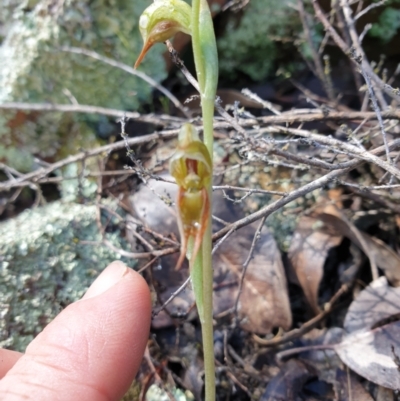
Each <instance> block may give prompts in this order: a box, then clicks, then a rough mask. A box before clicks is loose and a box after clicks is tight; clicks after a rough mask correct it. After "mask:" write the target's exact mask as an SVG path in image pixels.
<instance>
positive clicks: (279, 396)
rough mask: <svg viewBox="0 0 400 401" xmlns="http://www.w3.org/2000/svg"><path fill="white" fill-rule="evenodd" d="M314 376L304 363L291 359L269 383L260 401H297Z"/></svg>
mask: <svg viewBox="0 0 400 401" xmlns="http://www.w3.org/2000/svg"><path fill="white" fill-rule="evenodd" d="M312 376H313V374H312V373H311V372H310V370H309V368H308V367H307V366H306V365H305V364H304V363H302V362H300V361H299V360H296V359H290V360H289V361H288V362H286V363H285V364H284V365H283V366H282V368H281V370H280V372H279V373H278V374H277V375H276V376H275V377H274V378H273V379H272V380H271V381H270V382H269V383H268V386H267V388H266V389H265V392H264V394H263V395H262V396H261V398H260V401H295V400H297V399H298V394H299V393H300V391H301V390H302V389H303V385H304V383H305V382H306V381H307V380H308V379H309V378H310V377H312Z"/></svg>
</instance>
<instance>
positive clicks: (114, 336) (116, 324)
mask: <svg viewBox="0 0 400 401" xmlns="http://www.w3.org/2000/svg"><path fill="white" fill-rule="evenodd" d="M150 320H151V298H150V291H149V288H148V286H147V284H146V282H145V280H144V279H143V278H142V277H141V276H140V275H139V274H138V273H137V272H135V271H133V270H132V269H130V268H128V267H126V266H125V265H124V264H123V263H121V262H114V263H112V264H111V265H109V266H108V267H107V268H106V269H105V270H104V271H103V272H102V274H101V275H100V276H99V277H98V278H97V280H96V281H95V282H94V283H93V284H92V286H91V287H90V288H89V290H88V291H87V293H86V294H85V296H84V297H83V298H82V299H81V300H80V301H78V302H75V303H73V304H71V305H69V306H68V307H67V308H66V309H65V310H64V311H62V312H61V313H60V315H58V316H57V317H56V318H55V319H54V320H53V322H51V323H50V324H49V325H48V326H47V327H46V328H45V329H44V331H43V332H42V333H41V334H39V335H38V336H37V337H36V339H35V340H34V341H33V342H32V343H31V344H30V346H29V347H28V348H27V350H26V354H25V355H24V356H23V357H21V358H20V359H19V361H18V362H17V363H16V364H15V365H14V367H13V368H12V369H11V371H10V374H8V375H6V376H5V377H4V378H3V380H2V381H1V382H0V399H6V398H2V397H3V396H4V395H5V394H9V392H13V394H14V393H16V392H15V389H16V388H18V392H17V393H18V394H17V395H19V396H20V398H13V399H15V400H19V399H21V400H22V399H25V398H24V397H27V398H28V399H40V400H41V401H47V400H54V393H55V391H56V393H57V394H58V395H59V396H60V397H59V398H57V399H58V400H60V401H61V400H62V401H64V400H65V401H67V400H68V401H70V400H71V399H82V400H83V399H84V400H86V401H92V400H93V401H95V400H96V401H98V400H103V399H107V400H119V399H120V398H121V397H122V396H123V394H124V393H125V392H126V390H127V389H128V388H129V386H130V384H131V382H132V380H133V378H134V376H135V375H136V373H137V370H138V369H139V366H140V363H141V360H142V356H143V353H144V350H145V347H146V343H147V339H148V333H149V329H150ZM71 394H74V398H71Z"/></svg>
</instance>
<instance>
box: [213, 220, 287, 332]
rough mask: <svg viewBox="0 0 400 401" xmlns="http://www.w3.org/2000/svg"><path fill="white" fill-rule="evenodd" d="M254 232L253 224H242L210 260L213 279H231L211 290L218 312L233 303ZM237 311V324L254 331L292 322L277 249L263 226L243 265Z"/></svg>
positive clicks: (269, 330)
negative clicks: (247, 263)
mask: <svg viewBox="0 0 400 401" xmlns="http://www.w3.org/2000/svg"><path fill="white" fill-rule="evenodd" d="M254 233H255V227H254V225H252V226H247V227H243V228H242V229H241V230H239V231H238V232H237V233H235V235H234V237H233V238H232V240H231V241H229V242H226V243H225V244H224V245H223V246H222V247H221V252H220V253H219V254H218V255H217V256H216V259H219V261H217V262H216V263H214V265H215V266H216V276H215V277H216V281H217V282H219V283H224V282H225V283H233V282H235V284H234V285H231V286H226V287H225V289H222V290H221V291H219V290H218V289H217V290H216V291H215V304H216V309H218V310H219V312H222V311H223V310H226V309H228V308H230V307H232V306H234V303H235V300H236V297H237V294H238V283H239V281H240V278H241V273H242V269H243V267H242V266H243V263H244V262H245V260H246V258H247V256H248V254H249V250H250V247H251V243H252V239H253V236H254ZM222 277H223V280H221V278H222ZM222 288H224V287H222ZM227 292H229V293H227ZM221 304H222V305H223V307H221V306H222V305H221ZM238 313H239V319H240V322H241V327H242V328H243V329H245V330H248V331H251V332H254V333H259V334H268V333H270V332H271V330H272V328H273V327H282V328H283V329H285V330H288V329H289V328H290V326H291V324H292V315H291V310H290V303H289V296H288V290H287V283H286V277H285V272H284V268H283V264H282V260H281V255H280V251H279V249H278V247H277V245H276V242H275V240H274V238H273V237H272V235H271V233H269V232H268V231H267V229H266V228H264V229H263V231H262V233H261V236H260V239H259V241H258V243H257V245H256V248H255V251H254V257H253V258H252V260H251V261H250V263H249V265H248V267H247V271H246V276H245V280H244V284H243V289H242V293H241V295H240V299H239V304H238Z"/></svg>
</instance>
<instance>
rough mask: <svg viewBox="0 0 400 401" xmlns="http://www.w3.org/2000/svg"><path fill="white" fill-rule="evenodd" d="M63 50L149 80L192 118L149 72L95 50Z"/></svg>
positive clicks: (72, 48)
mask: <svg viewBox="0 0 400 401" xmlns="http://www.w3.org/2000/svg"><path fill="white" fill-rule="evenodd" d="M60 50H61V51H64V52H68V53H74V54H82V55H84V56H87V57H91V58H94V59H96V60H99V61H101V62H102V63H105V64H108V65H111V66H113V67H116V68H119V69H120V70H123V71H125V72H127V73H128V74H131V75H135V76H137V77H139V78H141V79H143V81H145V82H147V83H148V84H149V85H151V86H152V87H154V88H155V89H157V90H159V91H160V92H161V93H163V94H164V95H165V96H166V97H167V98H168V99H169V100H171V102H172V103H173V104H174V105H175V107H177V108H178V109H179V110H180V111H181V112H182V113H183V114H184V116H186V117H187V118H190V114H189V113H188V110H187V108H186V107H184V106H183V104H182V103H181V102H180V101H179V100H178V99H177V98H176V97H175V96H174V95H173V94H172V93H171V92H170V91H169V90H168V89H166V88H164V87H163V86H162V85H160V84H159V83H158V82H157V81H155V80H154V79H153V78H151V77H149V76H148V75H147V74H145V73H144V72H141V71H138V70H135V69H134V68H133V67H130V66H129V65H126V64H124V63H121V62H119V61H116V60H113V59H111V58H108V57H104V56H102V55H101V54H99V53H97V52H95V51H93V50H87V49H83V48H79V47H61V48H60Z"/></svg>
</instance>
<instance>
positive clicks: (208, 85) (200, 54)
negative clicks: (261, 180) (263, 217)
mask: <svg viewBox="0 0 400 401" xmlns="http://www.w3.org/2000/svg"><path fill="white" fill-rule="evenodd" d="M192 46H193V54H194V61H195V65H196V73H197V81H198V82H199V87H200V96H201V108H202V113H203V132H204V144H205V145H206V147H207V149H208V152H209V153H210V156H211V160H212V159H213V143H214V133H213V132H214V130H213V119H214V100H215V94H216V90H217V83H218V54H217V46H216V42H215V34H214V27H213V21H212V18H211V13H210V9H209V7H208V3H207V0H193V1H192ZM207 192H208V196H209V199H210V204H211V205H212V182H210V184H209V185H208V187H207ZM211 225H212V222H211V213H210V217H209V221H208V225H207V231H206V232H205V234H204V237H203V242H202V247H201V248H202V249H201V252H199V253H201V254H202V261H201V262H200V257H198V258H197V259H198V260H196V262H195V265H196V266H193V268H195V269H196V270H197V262H198V263H199V264H200V263H201V265H202V266H199V269H200V268H201V270H202V290H201V293H202V294H201V300H200V302H202V305H199V299H198V298H197V294H195V295H196V303H197V307H198V310H199V315H200V321H201V330H202V337H203V355H204V372H205V400H206V401H214V400H215V362H214V328H213V269H212V255H211V251H212V241H211V234H212V231H211ZM193 275H195V276H196V278H199V276H200V275H199V273H198V272H197V271H195V272H193V273H192V277H193ZM193 281H194V280H193ZM200 311H201V312H200Z"/></svg>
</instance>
